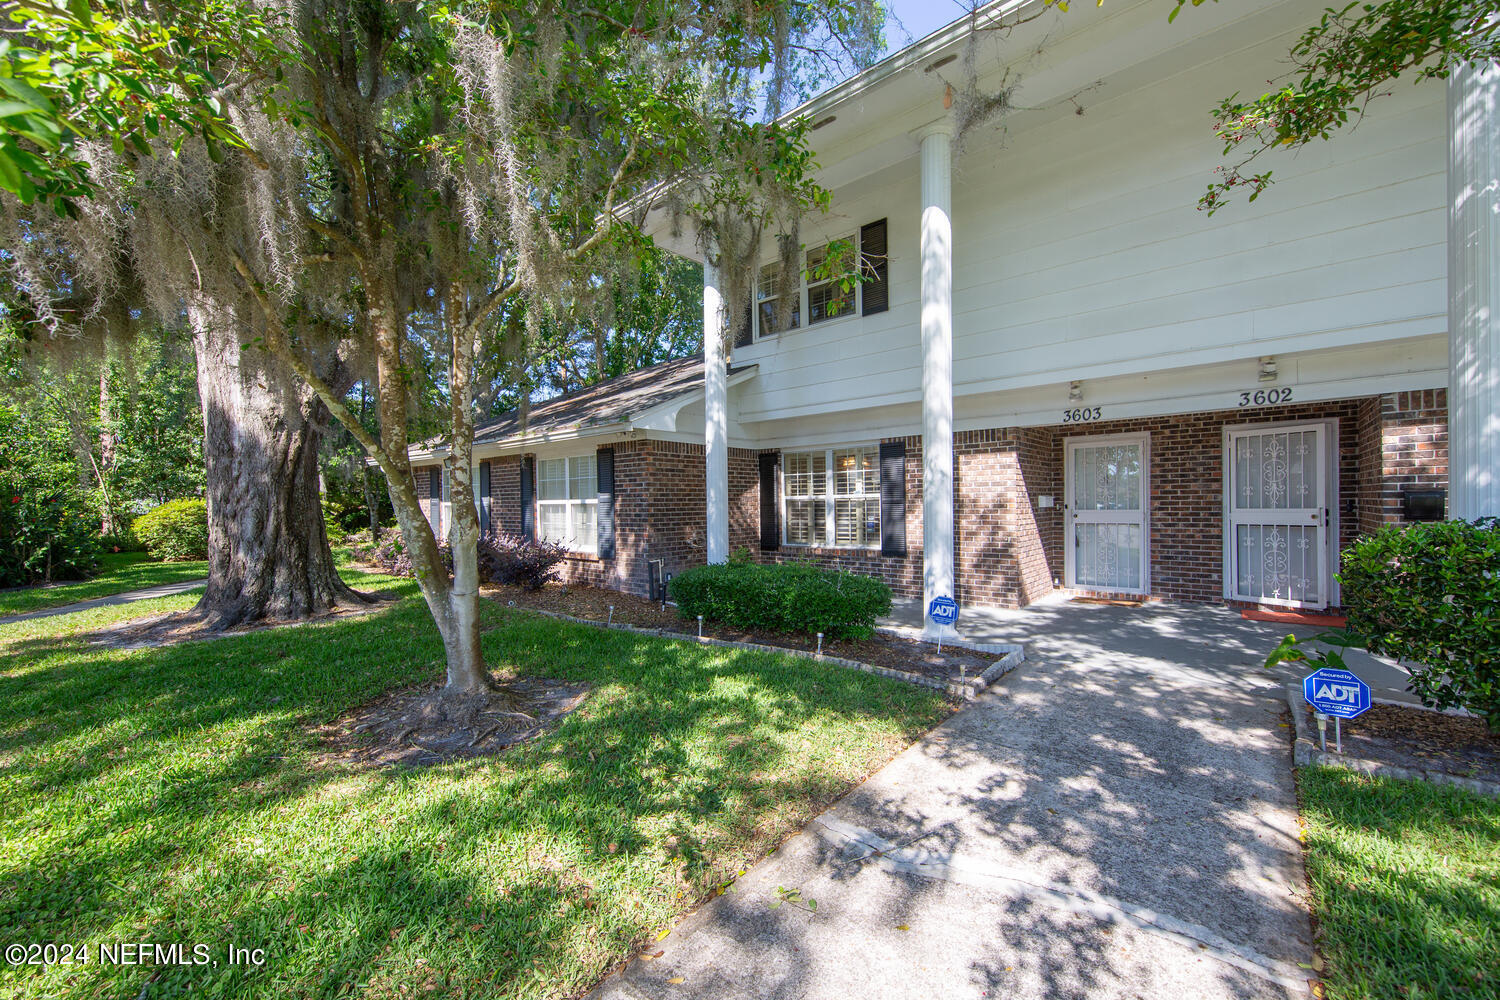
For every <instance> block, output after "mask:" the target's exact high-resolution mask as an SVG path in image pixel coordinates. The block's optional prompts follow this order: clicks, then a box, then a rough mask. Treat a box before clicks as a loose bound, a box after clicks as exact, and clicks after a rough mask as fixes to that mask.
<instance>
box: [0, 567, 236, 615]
mask: <svg viewBox="0 0 1500 1000" xmlns="http://www.w3.org/2000/svg"><path fill="white" fill-rule="evenodd" d="M206 586H208V580H207V579H206V578H205V579H202V580H179V581H177V582H176V583H162V584H158V585H156V586H155V587H146V588H144V589H142V590H128V591H126V592H125V593H123V594H110V595H109V596H108V597H96V598H94V599H93V600H91V601H78V602H76V603H74V604H61V605H58V606H57V607H55V608H45V609H43V610H41V611H28V612H27V613H26V614H24V615H9V616H7V617H4V618H0V625H9V624H10V623H11V622H24V621H26V620H27V619H30V618H51V617H52V616H53V615H71V614H73V613H74V612H75V611H87V610H88V609H89V608H107V607H109V606H110V605H113V604H133V603H134V602H136V601H149V600H151V599H152V598H154V597H171V596H172V595H173V594H181V593H185V592H187V591H189V590H194V589H196V588H198V587H206Z"/></svg>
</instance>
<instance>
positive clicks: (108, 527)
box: [99, 326, 116, 535]
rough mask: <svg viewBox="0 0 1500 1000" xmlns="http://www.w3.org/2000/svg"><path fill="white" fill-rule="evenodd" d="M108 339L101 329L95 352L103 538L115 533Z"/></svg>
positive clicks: (112, 355)
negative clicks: (109, 481)
mask: <svg viewBox="0 0 1500 1000" xmlns="http://www.w3.org/2000/svg"><path fill="white" fill-rule="evenodd" d="M111 346H112V339H111V337H110V332H109V328H108V326H106V327H105V331H104V337H103V342H102V344H101V345H100V349H99V488H100V492H101V493H102V495H103V497H104V501H103V511H102V513H101V515H100V529H101V530H102V531H103V532H104V534H106V535H112V534H114V533H115V528H116V525H115V509H114V507H115V505H114V503H113V498H111V497H110V495H109V489H108V487H107V486H106V485H105V481H106V479H107V478H108V476H109V474H110V472H112V471H113V470H114V467H115V431H114V401H113V399H112V398H111V395H110V384H109V377H110V374H111V371H110V366H111V363H112V362H113V361H114V351H113V350H111Z"/></svg>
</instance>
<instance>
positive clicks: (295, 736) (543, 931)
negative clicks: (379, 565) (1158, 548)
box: [0, 573, 946, 998]
mask: <svg viewBox="0 0 1500 1000" xmlns="http://www.w3.org/2000/svg"><path fill="white" fill-rule="evenodd" d="M346 576H348V577H349V578H350V579H351V582H353V583H354V584H355V585H356V586H374V585H378V586H381V587H386V588H391V587H394V588H396V589H399V590H401V592H402V593H403V594H404V595H405V596H404V597H403V599H402V600H401V601H400V602H399V603H397V604H395V605H393V606H391V607H389V608H387V609H384V610H382V611H380V612H377V613H375V614H373V615H369V616H366V617H362V618H350V619H344V620H339V621H334V622H330V623H326V624H314V625H304V626H299V627H296V628H289V629H281V630H276V631H267V632H261V633H253V634H246V635H241V636H236V637H233V638H227V639H220V640H215V641H210V642H200V643H194V644H188V645H182V646H177V647H174V648H170V649H164V650H146V651H140V650H137V651H101V650H99V649H97V648H92V647H89V646H88V645H87V644H86V643H85V642H84V641H83V640H82V639H81V637H79V635H78V633H79V632H80V631H82V630H85V629H89V628H95V627H98V626H99V625H101V624H104V623H105V622H106V621H110V620H119V619H121V618H125V617H128V616H132V615H136V614H143V613H153V612H157V611H162V610H168V609H170V608H173V607H190V606H191V605H192V603H193V602H194V601H195V600H196V598H195V597H193V596H188V595H183V596H179V597H172V598H164V599H161V600H159V601H152V602H145V603H146V604H148V605H149V607H146V606H142V605H137V606H135V607H133V608H129V609H125V608H118V607H116V608H101V609H96V610H94V611H88V612H81V613H80V614H79V615H73V616H68V618H66V619H47V620H35V621H30V622H21V623H17V624H15V625H8V626H0V802H4V809H3V810H0V944H9V943H11V942H30V941H36V942H55V943H78V944H83V945H85V946H87V947H88V948H89V949H90V950H91V951H92V955H91V957H92V958H93V961H91V962H90V963H89V964H87V965H73V966H54V967H50V968H46V969H32V968H17V967H14V966H12V965H8V964H0V996H5V997H19V996H24V997H44V996H45V997H53V996H60V995H67V996H70V997H95V996H100V997H103V996H109V997H136V996H143V997H148V998H149V997H158V996H162V997H165V996H209V997H267V996H277V997H313V996H317V997H335V996H355V995H357V996H361V997H366V996H368V997H397V996H417V995H431V996H472V997H480V996H483V997H549V996H568V995H570V994H574V993H577V992H578V991H580V990H581V989H583V988H585V987H586V986H588V985H589V984H590V983H592V982H593V981H595V980H596V979H598V978H599V977H600V976H601V975H602V974H603V973H605V972H606V971H607V970H608V969H609V968H610V967H611V966H612V965H613V964H614V963H616V962H617V961H619V960H620V959H622V958H624V957H625V955H626V954H627V953H628V952H629V951H630V949H631V948H632V946H633V944H635V943H636V942H639V941H641V940H650V939H651V938H652V937H654V936H655V935H656V934H657V933H658V932H659V931H660V930H662V929H664V928H666V927H667V926H669V925H670V924H671V923H672V922H673V921H674V919H676V918H677V917H679V916H680V915H681V914H682V913H683V912H684V911H685V910H686V909H687V908H689V907H690V906H691V904H692V903H693V902H694V901H695V900H696V899H698V898H700V897H701V896H702V895H704V894H705V893H706V892H708V891H711V890H712V888H713V887H714V886H716V885H720V884H722V883H724V882H726V881H728V880H729V879H731V878H732V877H733V876H734V875H735V874H736V873H737V872H738V871H739V870H740V869H741V868H743V867H744V866H746V865H748V864H749V863H750V862H752V861H753V860H754V859H756V858H758V857H761V856H763V855H764V854H765V853H766V852H767V851H769V850H770V849H772V848H774V847H775V846H776V844H778V843H779V842H780V840H781V839H783V838H784V837H785V836H786V835H788V834H789V833H791V832H792V831H794V830H795V829H797V828H798V827H799V826H800V825H801V824H802V823H803V822H805V821H806V820H807V819H808V818H809V817H811V816H812V815H814V814H815V813H816V812H817V811H818V810H820V809H821V808H822V807H823V806H824V804H826V803H827V802H829V801H830V800H831V799H832V798H834V797H836V796H838V795H839V794H841V793H842V792H844V791H845V790H847V789H848V788H849V787H850V786H851V785H852V784H853V783H854V782H856V781H858V780H859V779H860V778H862V777H863V776H864V775H865V774H867V773H868V772H869V771H870V770H872V769H874V768H875V767H877V766H878V765H880V764H881V763H882V762H884V761H885V760H886V759H887V758H889V757H890V756H891V755H892V754H893V753H895V752H896V751H897V750H899V749H900V748H901V747H903V746H904V745H906V744H907V743H909V742H910V741H911V740H913V739H914V738H916V737H917V736H918V735H919V734H921V733H922V732H924V731H925V730H926V729H928V728H929V727H931V726H932V725H934V724H935V723H936V722H937V721H938V720H939V719H940V718H942V716H943V715H944V714H945V712H946V708H945V705H944V703H943V701H942V699H941V698H940V697H938V696H937V695H935V694H934V693H932V692H927V691H924V690H921V689H917V688H913V687H909V686H906V685H903V684H900V683H897V682H894V681H889V680H886V679H884V678H879V677H873V676H870V675H866V674H862V673H856V672H852V671H844V670H839V669H837V668H833V667H825V666H820V665H818V664H815V663H810V662H808V661H806V660H800V659H791V658H788V657H781V656H775V655H770V654H761V653H750V652H745V651H741V650H729V649H722V648H715V647H698V646H695V645H689V644H686V643H680V642H672V641H669V640H663V639H657V638H654V637H644V636H638V635H632V634H627V633H623V632H606V631H603V630H599V629H592V628H588V627H585V626H573V625H568V624H565V623H560V622H555V621H551V620H547V619H540V618H535V617H528V616H526V615H524V614H523V613H520V612H515V611H511V610H508V609H505V608H502V607H499V606H491V607H489V608H487V610H486V618H487V624H488V627H489V631H488V632H487V633H486V636H485V649H486V653H487V655H488V657H489V659H490V661H491V662H492V663H497V664H501V665H503V666H504V667H506V668H513V669H516V670H518V671H521V672H525V673H531V674H535V675H541V676H551V677H556V678H562V679H568V680H577V681H587V682H589V683H590V684H592V685H593V691H592V694H591V695H590V696H589V698H588V699H587V700H586V701H585V702H584V704H583V706H582V707H581V708H580V709H579V710H578V711H577V712H575V713H574V714H573V715H571V716H569V717H568V718H567V719H566V720H564V721H563V722H562V724H561V725H560V726H559V727H558V728H557V729H556V730H554V731H553V732H552V733H550V734H549V735H547V736H545V737H543V738H541V739H540V740H537V741H534V742H532V743H530V744H527V745H525V746H522V747H519V748H515V749H513V750H512V751H510V752H509V753H508V754H506V755H505V756H503V757H500V758H492V759H489V760H474V761H467V762H463V763H458V764H451V765H444V766H440V767H435V768H431V769H427V770H405V771H395V770H385V771H378V772H370V771H367V772H353V771H345V770H341V769H338V768H331V767H319V766H317V765H316V761H315V758H316V753H317V747H316V744H315V742H314V739H313V738H312V737H311V736H310V735H309V732H308V727H309V726H310V725H315V724H318V723H321V722H326V721H328V720H330V719H332V718H334V717H336V716H338V715H339V714H341V713H342V712H344V711H345V710H346V709H349V708H351V707H353V706H355V705H358V704H361V703H363V702H365V701H368V700H370V699H371V698H373V697H375V696H376V695H378V694H380V693H381V692H382V691H385V690H387V689H389V688H391V687H392V686H401V685H407V684H411V683H414V682H420V681H435V680H437V679H438V678H439V677H440V676H441V667H440V657H441V649H440V644H439V642H438V639H437V634H436V631H435V629H434V628H433V626H432V625H431V623H430V621H429V619H428V618H427V615H426V613H425V611H424V609H423V607H422V605H421V603H420V600H419V599H418V598H416V597H415V596H414V594H415V591H414V588H412V587H411V585H410V584H409V583H405V582H402V583H394V584H393V583H392V581H390V580H388V579H385V578H377V577H368V576H361V575H360V574H354V573H348V574H346ZM768 902H769V901H768ZM119 941H127V942H134V941H145V942H153V943H160V944H168V943H173V942H180V943H182V944H183V945H185V946H186V949H187V954H188V955H189V956H191V955H192V951H191V948H192V946H194V945H204V946H206V948H207V951H206V957H207V958H208V960H209V961H217V962H218V963H219V965H217V966H212V965H207V966H201V967H191V966H175V965H163V966H156V967H146V968H143V967H122V966H119V965H102V964H100V963H99V962H98V952H97V947H98V945H99V944H100V943H105V942H119ZM230 945H235V946H238V947H241V948H259V949H264V954H265V962H264V965H261V966H254V965H244V964H242V965H237V966H231V965H229V964H228V961H227V955H228V952H227V949H228V948H229V946H230ZM148 981H149V982H148Z"/></svg>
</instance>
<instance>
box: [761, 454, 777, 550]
mask: <svg viewBox="0 0 1500 1000" xmlns="http://www.w3.org/2000/svg"><path fill="white" fill-rule="evenodd" d="M776 457H777V456H776V453H775V452H774V451H766V452H761V456H760V550H761V551H762V552H775V551H776V550H777V549H779V548H781V523H780V518H779V517H778V516H777V515H778V513H779V512H778V511H777V509H776Z"/></svg>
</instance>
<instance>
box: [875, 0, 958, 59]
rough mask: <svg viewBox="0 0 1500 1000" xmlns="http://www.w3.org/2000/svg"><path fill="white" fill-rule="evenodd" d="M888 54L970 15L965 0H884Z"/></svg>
mask: <svg viewBox="0 0 1500 1000" xmlns="http://www.w3.org/2000/svg"><path fill="white" fill-rule="evenodd" d="M885 7H886V10H887V11H888V12H889V15H890V16H889V18H888V19H887V20H886V26H885V39H886V55H890V54H891V53H892V52H895V51H897V50H898V49H904V48H906V46H908V45H910V44H911V43H912V42H915V41H916V40H917V39H919V38H922V37H923V36H925V35H930V34H932V32H934V31H936V30H937V29H939V28H941V27H943V26H944V25H946V24H949V23H950V22H953V21H956V20H958V19H959V18H961V17H963V16H964V15H965V14H967V13H969V3H968V2H966V0H885Z"/></svg>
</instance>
